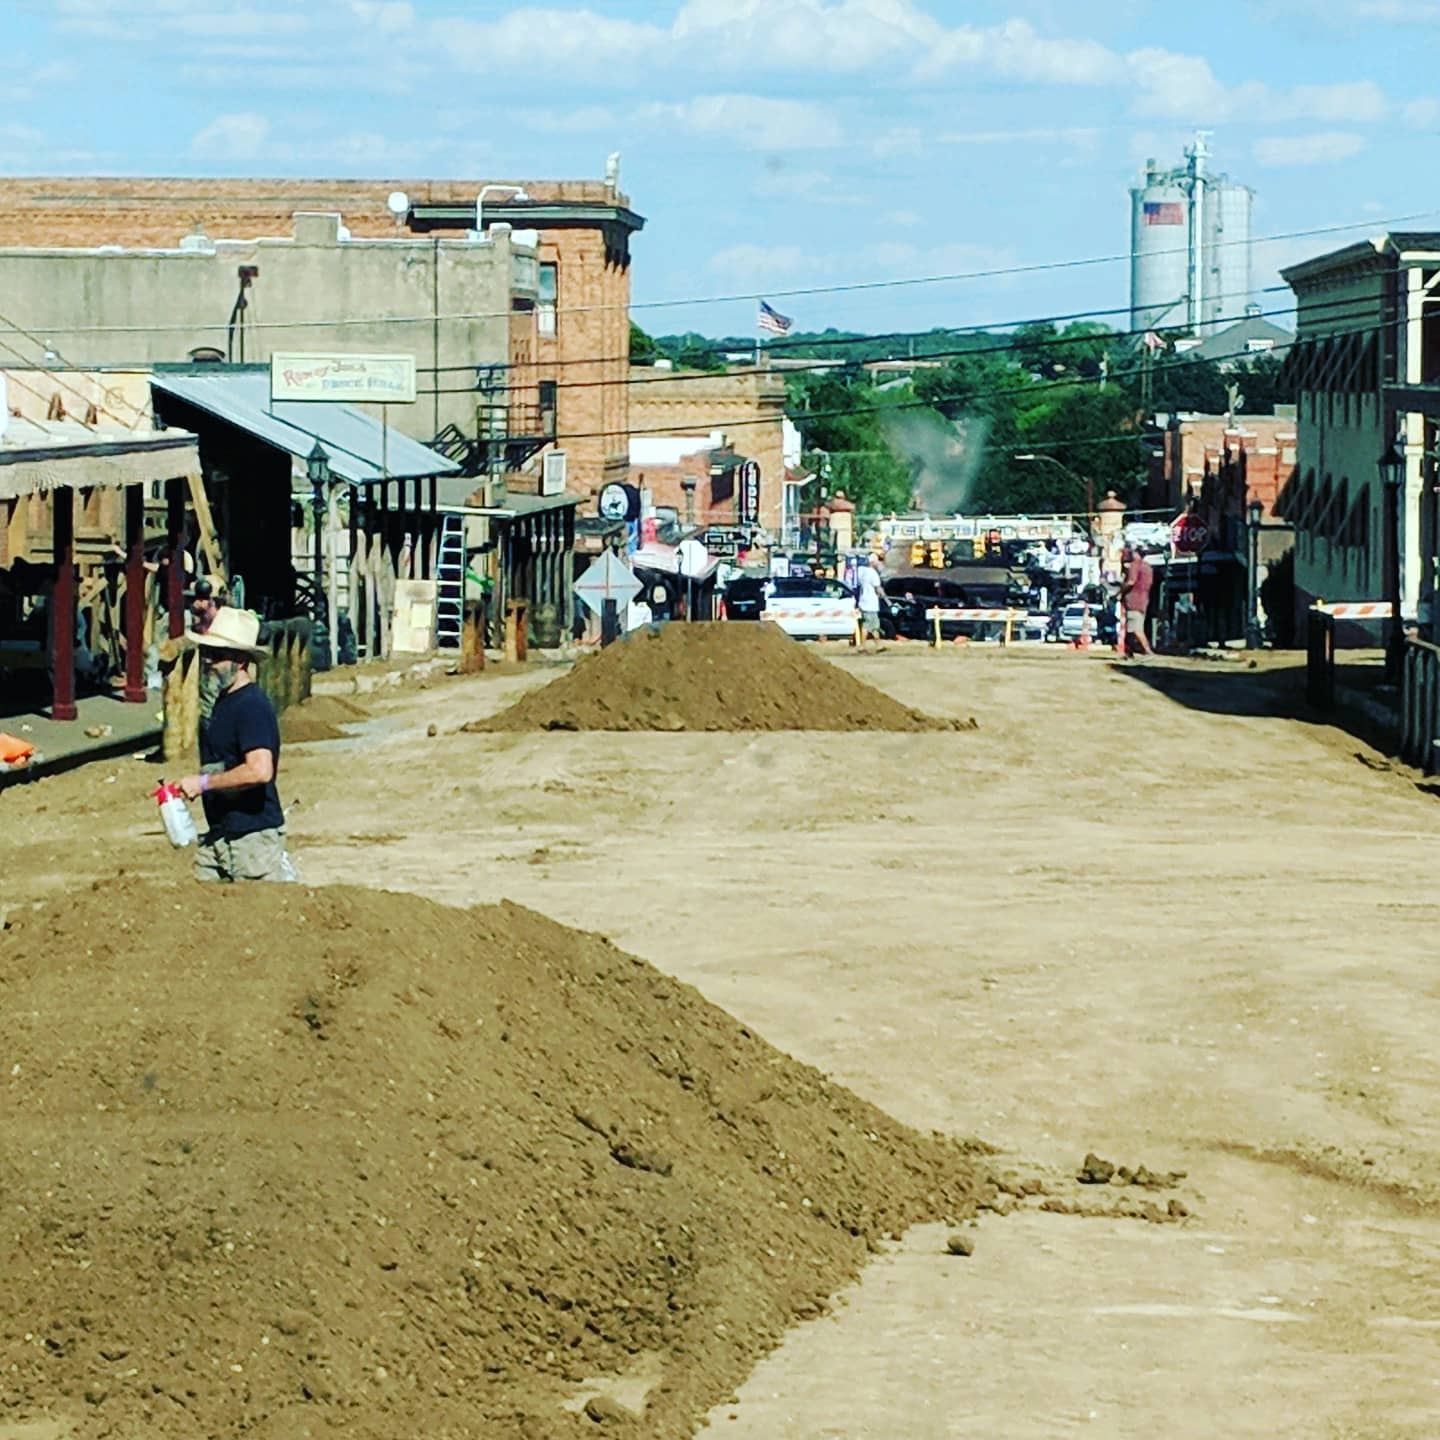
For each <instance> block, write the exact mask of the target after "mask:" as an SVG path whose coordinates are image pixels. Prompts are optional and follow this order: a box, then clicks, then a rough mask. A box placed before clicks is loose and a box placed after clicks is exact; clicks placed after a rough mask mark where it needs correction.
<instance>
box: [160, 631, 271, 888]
mask: <svg viewBox="0 0 1440 1440" xmlns="http://www.w3.org/2000/svg"><path fill="white" fill-rule="evenodd" d="M259 636H260V617H259V616H258V615H256V614H254V613H253V612H251V611H249V610H239V609H234V608H232V607H230V606H226V607H224V608H223V609H221V610H220V611H219V612H218V613H217V614H216V615H215V617H214V619H213V620H212V621H211V622H210V628H209V629H208V630H206V631H204V632H203V633H202V634H198V635H194V636H192V640H193V643H194V644H195V645H196V646H197V647H198V648H199V650H200V663H201V665H202V666H203V667H204V669H205V671H207V672H208V673H209V674H210V675H212V676H213V683H214V685H215V687H216V692H217V697H218V698H217V699H216V701H215V708H214V710H213V711H212V712H211V715H210V723H209V725H208V726H206V727H205V728H204V729H203V730H202V731H201V734H200V763H201V769H200V773H199V774H198V775H187V776H185V777H184V778H183V779H182V780H181V781H180V789H181V791H182V792H183V793H184V795H185V798H186V799H187V800H199V801H201V803H202V804H203V805H204V807H205V822H206V826H207V829H206V832H205V834H204V835H202V836H201V838H200V845H199V848H198V850H197V851H196V855H195V878H196V879H197V880H207V881H216V880H218V881H227V882H229V881H235V880H294V879H295V878H296V875H295V867H294V865H293V864H292V863H291V860H290V856H289V853H288V852H287V850H286V848H285V814H284V811H283V810H282V809H281V806H280V793H279V790H278V789H277V788H276V784H275V780H276V776H277V775H278V773H279V770H280V725H279V722H278V721H277V720H276V718H275V709H274V707H273V706H272V705H271V704H270V700H269V697H268V696H267V695H266V694H265V692H264V691H263V690H262V689H261V688H260V687H259V685H257V684H256V683H255V676H254V674H253V671H254V669H255V664H256V661H258V660H259V659H260V658H261V657H262V656H263V655H264V654H265V653H266V651H265V649H264V647H262V646H261V645H259V644H258V643H257V642H258V640H259Z"/></svg>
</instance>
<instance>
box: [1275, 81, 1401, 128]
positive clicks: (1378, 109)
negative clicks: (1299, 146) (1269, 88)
mask: <svg viewBox="0 0 1440 1440" xmlns="http://www.w3.org/2000/svg"><path fill="white" fill-rule="evenodd" d="M1390 108H1391V107H1390V102H1389V101H1388V100H1387V99H1386V98H1385V92H1384V91H1383V90H1381V88H1380V87H1379V86H1378V85H1377V84H1376V83H1375V82H1374V81H1373V80H1349V81H1343V82H1341V83H1340V84H1337V85H1297V86H1295V88H1294V89H1293V90H1290V91H1288V92H1287V93H1286V94H1283V95H1279V96H1276V97H1275V98H1274V100H1273V101H1272V102H1271V104H1270V106H1269V108H1268V110H1267V112H1266V114H1265V118H1266V119H1267V120H1319V121H1326V120H1329V121H1337V120H1338V121H1341V122H1348V123H1350V124H1365V123H1373V122H1374V121H1377V120H1383V119H1384V118H1385V117H1386V115H1388V114H1389V113H1390Z"/></svg>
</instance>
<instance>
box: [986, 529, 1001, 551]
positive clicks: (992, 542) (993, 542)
mask: <svg viewBox="0 0 1440 1440" xmlns="http://www.w3.org/2000/svg"><path fill="white" fill-rule="evenodd" d="M985 540H986V549H987V551H988V553H989V554H991V555H998V554H999V553H1000V549H1001V541H1000V532H999V531H998V530H992V531H991V532H990V533H989V534H988V535H987V536H986V537H985Z"/></svg>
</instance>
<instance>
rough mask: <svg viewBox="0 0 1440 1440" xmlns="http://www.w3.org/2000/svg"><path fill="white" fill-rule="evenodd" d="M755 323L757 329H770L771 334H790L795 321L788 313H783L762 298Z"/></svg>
mask: <svg viewBox="0 0 1440 1440" xmlns="http://www.w3.org/2000/svg"><path fill="white" fill-rule="evenodd" d="M755 325H756V328H757V329H759V330H765V331H768V332H769V333H770V334H771V335H788V334H789V333H790V331H791V330H792V329H793V328H794V325H795V322H794V321H793V320H792V319H791V318H790V317H789V316H788V315H782V314H781V313H780V312H779V311H778V310H776V309H775V308H774V307H773V306H771V305H767V304H766V303H765V301H763V300H762V301H761V302H760V314H759V315H758V316H757V317H756V320H755Z"/></svg>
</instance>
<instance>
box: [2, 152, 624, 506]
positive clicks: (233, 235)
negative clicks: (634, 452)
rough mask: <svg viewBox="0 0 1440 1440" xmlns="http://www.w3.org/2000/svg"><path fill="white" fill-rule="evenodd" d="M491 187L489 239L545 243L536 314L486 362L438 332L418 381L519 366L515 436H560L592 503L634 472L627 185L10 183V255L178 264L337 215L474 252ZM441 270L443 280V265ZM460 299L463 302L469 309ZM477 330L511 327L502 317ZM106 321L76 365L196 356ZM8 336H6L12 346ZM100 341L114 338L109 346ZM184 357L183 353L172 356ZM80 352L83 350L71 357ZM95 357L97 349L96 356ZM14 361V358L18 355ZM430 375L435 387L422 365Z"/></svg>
mask: <svg viewBox="0 0 1440 1440" xmlns="http://www.w3.org/2000/svg"><path fill="white" fill-rule="evenodd" d="M487 184H489V185H490V188H491V190H492V191H493V192H495V193H493V194H490V195H488V196H487V197H486V199H485V200H484V202H483V204H482V206H481V212H482V214H481V218H482V224H483V227H484V229H485V230H487V231H493V230H494V229H495V228H496V227H498V226H501V225H506V226H509V227H510V228H511V230H512V235H513V237H514V239H515V241H516V242H517V245H516V249H517V255H518V253H519V252H520V251H522V250H523V248H524V247H523V246H521V245H520V244H519V243H518V242H519V241H520V240H521V237H523V236H524V234H525V232H527V231H534V232H536V246H535V249H536V259H537V261H538V275H537V276H536V286H535V299H534V301H533V302H528V301H527V299H526V298H525V296H524V295H523V293H522V290H523V287H518V288H517V292H516V296H515V298H513V299H512V300H511V305H510V314H509V317H508V319H506V320H504V321H503V322H501V323H502V329H503V331H504V332H505V337H504V338H503V339H502V340H501V341H500V343H499V345H498V347H497V346H488V347H487V351H488V353H486V354H484V355H474V356H471V355H468V354H462V353H460V352H462V351H465V350H466V347H467V343H468V342H467V341H466V340H465V339H464V338H463V337H460V338H458V339H456V340H455V341H454V343H453V344H445V343H442V341H441V339H440V338H439V336H438V335H437V337H436V338H435V340H434V343H433V345H432V346H431V358H430V359H429V361H428V362H427V361H425V360H422V361H421V365H422V372H421V374H422V379H421V385H422V387H426V386H429V387H430V388H433V389H442V388H445V387H447V386H448V385H450V384H451V383H454V384H455V385H456V386H457V387H463V386H465V385H466V384H467V383H470V376H469V374H468V362H471V361H473V362H474V363H484V364H492V365H493V364H495V363H496V361H497V360H499V361H500V363H502V364H503V365H505V366H507V367H508V368H507V370H506V373H505V375H504V376H503V380H502V390H503V394H504V395H505V396H506V397H508V407H509V409H510V410H511V411H512V415H511V421H512V424H514V425H518V426H520V427H522V428H523V429H526V430H530V429H534V430H536V431H537V432H538V434H539V435H540V436H541V438H551V439H552V444H551V446H550V447H549V448H552V449H557V448H558V449H561V450H563V451H564V452H565V454H566V486H567V488H568V489H570V490H571V491H573V492H576V493H581V494H592V493H593V492H594V491H595V490H596V489H598V487H599V486H600V485H601V484H602V483H604V481H605V480H606V479H607V478H615V477H617V476H621V475H623V474H624V472H625V468H626V463H627V444H628V432H629V423H628V416H627V401H628V391H629V387H628V373H629V334H630V327H629V300H630V246H629V239H630V236H631V234H633V233H634V232H635V231H636V230H638V229H639V228H641V226H642V225H643V224H644V221H643V220H642V219H641V218H640V217H639V216H638V215H636V214H635V213H634V212H633V211H631V210H630V208H629V205H628V202H627V201H626V199H625V197H624V196H623V195H622V194H620V192H619V191H618V189H617V188H616V187H615V186H614V185H612V184H610V183H608V182H606V181H588V180H577V181H525V182H523V184H521V183H517V184H516V185H500V184H497V183H492V182H483V181H475V180H463V181H425V180H404V179H389V180H265V179H238V180H237V179H183V180H181V179H115V178H104V179H100V178H68V179H50V178H40V179H16V178H5V179H0V253H4V252H6V251H8V250H12V249H31V250H33V249H36V248H38V247H44V248H46V249H48V250H50V251H52V252H54V251H57V250H58V251H68V252H70V253H72V254H75V255H77V256H79V255H85V256H88V257H91V258H92V259H93V257H94V256H95V255H96V253H97V251H101V248H102V247H120V248H121V250H122V251H137V250H146V251H164V252H174V251H177V250H178V249H179V248H180V246H181V242H182V241H183V240H185V238H186V237H187V236H190V237H198V236H203V237H206V238H207V239H209V240H212V241H213V240H216V239H218V238H221V237H223V238H225V239H227V240H241V241H245V240H249V241H259V240H261V239H262V237H271V243H282V242H283V238H284V237H289V236H292V234H293V233H294V232H295V227H296V217H297V215H302V216H303V215H310V216H319V215H338V216H339V217H340V224H341V225H342V226H343V232H344V234H342V239H343V238H344V235H348V237H352V238H354V239H356V240H369V241H380V240H396V239H404V240H406V241H409V242H412V243H411V245H409V246H407V247H404V248H405V249H406V250H413V249H415V248H416V246H415V244H414V243H413V242H416V241H417V240H418V239H419V238H420V237H422V236H429V237H431V239H432V243H433V245H434V247H435V249H436V252H437V255H438V254H439V253H440V251H441V248H442V247H446V246H449V245H452V244H455V245H463V240H464V236H465V234H466V232H473V229H474V226H475V218H476V216H475V211H476V200H477V197H479V196H480V194H481V192H482V189H483V188H484V187H485V186H486V185H487ZM516 189H523V191H524V198H523V199H522V198H517V197H516V196H515V195H514V193H513V192H514V191H515V190H516ZM396 194H400V195H404V196H405V197H406V199H407V202H408V203H407V205H406V206H405V207H403V208H402V209H401V211H400V213H399V214H398V215H397V214H396V213H394V212H393V211H392V210H391V208H390V205H389V203H388V202H389V199H390V197H391V196H392V195H396ZM420 248H427V247H424V246H421V247H420ZM104 253H109V252H108V251H105V252H104ZM397 258H398V252H397ZM401 263H406V264H407V265H408V263H409V262H408V261H406V262H401ZM435 268H436V270H437V272H438V270H439V265H438V262H437V264H436V266H435ZM262 284H263V276H262V278H261V281H260V282H257V292H258V293H257V295H256V300H257V302H259V307H260V308H261V309H263V299H262V298H261V297H262V296H263V290H259V286H260V285H262ZM4 298H5V304H3V305H0V315H4V316H5V317H6V318H7V319H9V320H11V321H14V322H16V323H20V324H24V319H23V318H22V317H21V316H19V315H16V314H15V313H14V310H15V309H16V308H20V309H23V308H24V307H23V306H21V305H19V304H18V301H19V300H21V299H23V296H22V297H16V296H14V295H7V296H6V297H4ZM184 299H185V297H184V296H183V295H177V296H176V300H175V303H176V304H177V305H179V304H182V303H183V302H184ZM458 303H462V304H463V298H462V300H461V301H460V302H458ZM366 307H367V300H366V296H365V294H364V293H357V294H355V295H354V296H353V299H352V300H351V303H350V308H351V310H352V311H353V312H354V318H355V319H357V320H373V319H374V318H377V317H372V316H370V315H369V314H368V312H367V308H366ZM411 309H412V310H414V309H415V307H414V306H412V307H411ZM447 313H448V310H447V308H446V307H443V306H441V305H440V304H438V303H437V304H436V305H435V306H434V315H433V316H432V317H431V318H432V320H433V322H434V324H436V325H437V326H438V325H440V324H443V323H445V315H446V314H447ZM284 318H286V317H282V316H278V315H270V314H264V315H263V318H262V320H261V324H260V326H259V327H258V330H257V333H258V335H259V336H260V337H261V345H260V347H259V353H257V354H256V355H254V356H250V357H247V358H264V357H265V355H266V354H268V349H267V348H266V345H267V343H268V341H267V339H266V331H265V328H264V326H265V322H267V321H268V322H271V323H272V324H273V323H276V322H282V321H283V319H284ZM295 318H305V317H295ZM421 318H423V315H422V317H421ZM452 318H456V319H457V320H458V318H460V317H452ZM466 318H482V319H489V320H491V321H495V320H498V319H499V317H498V316H495V315H488V316H486V317H466ZM164 319H165V317H164V316H156V317H154V320H153V322H151V323H152V325H153V326H155V327H159V326H160V325H161V324H162V322H163V321H164ZM104 325H105V320H104V317H103V316H99V315H97V316H95V317H93V321H92V329H91V330H90V332H89V333H90V334H91V336H92V343H87V342H86V341H85V340H84V339H83V338H82V337H81V336H80V335H78V334H73V333H72V334H69V335H67V336H66V338H65V341H64V344H65V348H66V352H67V353H66V354H65V356H64V358H65V360H68V361H70V362H72V363H75V364H78V365H82V366H83V365H86V364H91V363H96V364H98V363H105V364H114V363H120V362H122V357H121V355H120V354H119V352H118V351H116V350H115V349H114V346H115V345H122V346H125V347H128V349H126V353H125V355H124V357H123V361H124V362H143V363H154V362H156V361H158V360H161V359H165V360H184V359H185V358H186V353H184V350H185V347H184V344H183V340H184V337H183V336H182V335H180V334H179V333H178V332H173V331H171V332H167V331H165V330H164V329H160V328H152V329H149V330H146V329H144V328H132V329H130V330H129V331H128V333H127V334H126V335H124V336H122V335H120V334H118V333H116V332H113V331H111V332H106V331H105V330H104V328H103V327H104ZM25 329H27V330H31V331H32V333H34V334H35V337H36V338H35V339H33V340H31V339H28V338H25V337H21V336H19V335H17V334H16V332H15V331H13V330H11V331H9V334H10V335H11V336H12V337H14V339H13V340H7V341H6V343H7V344H12V343H13V344H15V345H16V347H17V348H18V349H20V350H22V351H23V353H24V358H25V359H26V360H29V361H31V362H32V363H40V362H41V361H42V360H43V357H44V350H45V346H46V343H47V341H46V336H45V335H44V334H42V333H40V332H39V331H35V330H34V328H33V327H32V326H30V325H25ZM3 333H4V327H3V326H0V336H3ZM343 333H344V331H343V330H337V331H335V332H333V334H332V333H331V332H326V331H323V330H322V331H320V332H311V331H305V330H292V331H288V332H287V331H280V330H277V331H276V334H277V335H280V334H283V335H285V337H286V338H285V340H284V342H283V346H282V345H281V344H280V343H279V342H278V341H277V342H276V344H275V346H274V348H289V349H302V348H307V347H309V348H325V347H324V344H317V343H316V341H317V340H321V339H323V340H324V341H326V342H328V343H330V344H332V345H335V346H336V348H339V346H338V337H339V336H340V335H342V334H343ZM102 336H104V337H105V340H106V342H107V343H106V344H105V345H104V346H102V345H101V343H100V339H101V337H102ZM300 337H303V339H301V338H300ZM212 339H213V337H212ZM368 339H370V337H369V336H368V335H367V340H368ZM193 343H194V342H193V341H192V342H191V345H192V347H193ZM372 343H373V341H372ZM167 346H168V347H169V348H168V349H167V348H166V347H167ZM177 346H179V347H181V348H180V350H179V352H178V353H172V352H175V351H176V347H177ZM457 346H458V349H457V348H456V347H457ZM351 348H357V347H353V346H352V347H351ZM411 348H413V349H415V350H416V351H417V352H422V351H423V350H424V348H425V347H424V344H423V337H420V338H419V339H414V338H412V341H411ZM76 350H79V351H80V352H81V353H80V354H74V353H69V352H72V351H76ZM87 350H93V351H94V358H93V359H92V358H90V356H88V355H87V354H86V353H85V352H86V351H87ZM102 351H103V354H102ZM132 352H133V353H132ZM162 352H163V353H162ZM6 357H7V358H14V357H12V356H10V355H9V352H6ZM427 363H428V365H429V366H430V370H431V373H430V374H428V375H427V374H425V372H424V369H423V366H424V365H426V364H427ZM452 366H453V367H454V368H453V369H452V368H451V367H452ZM437 380H438V384H437V383H435V382H436V381H437ZM434 408H435V407H434V406H432V410H433V409H434ZM421 419H422V417H420V416H419V415H418V414H417V415H416V416H413V417H411V420H410V426H411V428H413V426H415V425H420V424H421ZM397 423H398V422H397ZM422 428H423V426H422ZM421 438H430V437H429V436H428V435H425V436H422V437H421ZM513 482H514V484H515V488H520V489H523V488H527V487H529V486H530V485H534V486H537V487H538V483H539V465H538V457H536V456H533V455H532V456H531V457H530V463H529V464H528V465H527V468H526V473H525V475H523V476H522V475H516V476H514V477H513Z"/></svg>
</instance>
